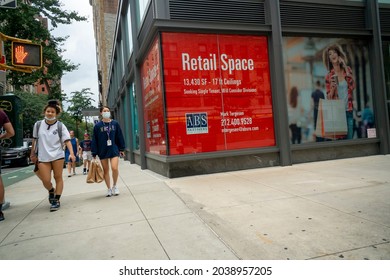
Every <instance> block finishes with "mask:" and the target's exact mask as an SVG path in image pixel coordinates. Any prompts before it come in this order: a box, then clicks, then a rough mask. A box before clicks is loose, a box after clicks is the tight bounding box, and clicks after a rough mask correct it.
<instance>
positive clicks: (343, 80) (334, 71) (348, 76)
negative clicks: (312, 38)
mask: <svg viewBox="0 0 390 280" xmlns="http://www.w3.org/2000/svg"><path fill="white" fill-rule="evenodd" d="M323 62H324V65H325V67H326V68H327V70H328V73H327V74H326V76H325V88H326V94H327V99H340V100H343V101H344V105H345V113H346V117H347V128H348V132H347V135H346V138H347V139H352V137H353V125H354V118H353V90H354V89H355V80H354V78H353V75H352V69H351V67H349V66H348V65H347V57H346V55H345V53H344V51H343V49H342V48H341V46H340V45H338V44H333V45H330V46H328V47H327V48H326V49H325V50H324V52H323Z"/></svg>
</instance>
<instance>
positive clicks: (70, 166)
mask: <svg viewBox="0 0 390 280" xmlns="http://www.w3.org/2000/svg"><path fill="white" fill-rule="evenodd" d="M69 135H70V143H71V144H72V148H73V152H74V153H75V156H76V160H75V161H72V160H70V159H69V155H70V151H69V149H68V147H67V146H65V163H66V167H67V169H68V177H72V170H73V175H76V164H77V163H78V162H79V161H80V158H79V155H78V150H79V139H77V138H76V137H74V131H73V130H71V131H69Z"/></svg>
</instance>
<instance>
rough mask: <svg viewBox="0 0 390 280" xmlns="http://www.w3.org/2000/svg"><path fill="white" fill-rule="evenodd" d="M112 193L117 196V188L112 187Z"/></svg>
mask: <svg viewBox="0 0 390 280" xmlns="http://www.w3.org/2000/svg"><path fill="white" fill-rule="evenodd" d="M112 193H113V194H114V195H119V188H118V187H117V186H114V187H113V188H112Z"/></svg>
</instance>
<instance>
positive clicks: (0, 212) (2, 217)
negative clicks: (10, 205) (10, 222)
mask: <svg viewBox="0 0 390 280" xmlns="http://www.w3.org/2000/svg"><path fill="white" fill-rule="evenodd" d="M0 221H4V214H3V212H2V211H0Z"/></svg>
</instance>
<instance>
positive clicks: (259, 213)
mask: <svg viewBox="0 0 390 280" xmlns="http://www.w3.org/2000/svg"><path fill="white" fill-rule="evenodd" d="M64 171H65V170H64ZM389 171H390V155H378V156H371V157H364V158H353V159H342V160H333V161H324V162H315V163H305V164H296V165H293V166H289V167H270V168H262V169H253V170H244V171H236V172H227V173H218V174H210V175H202V176H191V177H183V178H176V179H168V178H165V177H162V176H159V175H157V174H156V173H153V172H151V171H149V170H141V169H140V168H139V166H137V165H131V164H130V163H129V162H127V161H126V162H125V161H120V179H119V184H118V185H119V188H120V191H121V194H120V195H119V196H117V197H110V198H106V197H105V196H104V195H105V192H106V189H105V185H104V183H102V184H87V183H85V179H86V176H85V175H81V173H82V168H81V167H79V168H78V169H77V172H78V175H76V176H73V177H71V178H68V177H67V176H66V172H64V180H65V191H64V194H63V196H62V198H61V209H60V210H59V211H57V212H52V213H50V212H49V203H48V199H47V192H46V191H45V190H44V188H43V187H42V185H41V183H40V181H39V179H38V178H37V177H35V176H33V177H31V178H28V179H25V180H23V181H21V182H18V183H16V184H13V185H11V186H9V187H7V188H6V198H7V200H8V201H10V202H11V207H10V208H9V209H7V210H6V211H4V214H5V218H6V219H5V221H3V222H0V259H3V260H4V259H19V260H31V259H36V260H43V259H60V260H66V259H72V260H89V259H92V260H109V259H121V260H136V259H138V260H151V259H157V260H166V259H173V260H180V259H185V260H213V259H217V260H225V259H229V260H235V259H246V260H250V259H264V260H286V259H294V260H301V259H326V260H331V259H336V260H340V259H351V260H354V259H359V260H363V259H370V260H389V259H390V172H389Z"/></svg>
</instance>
